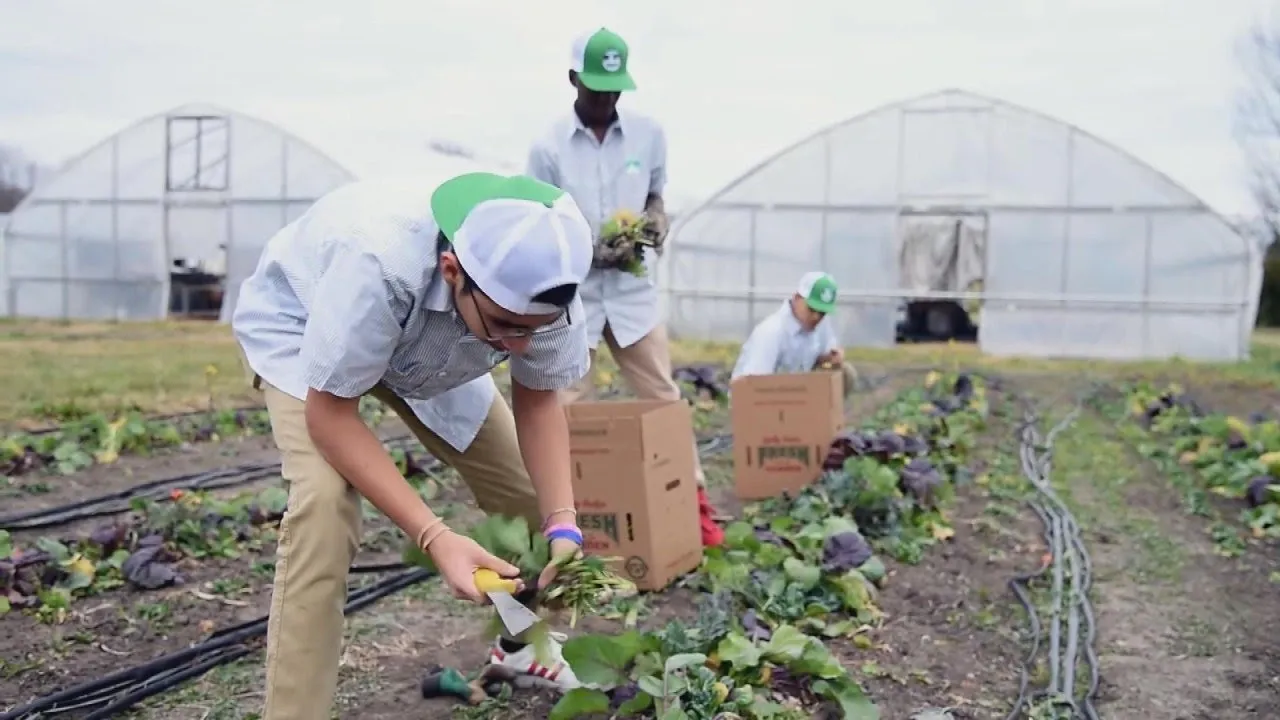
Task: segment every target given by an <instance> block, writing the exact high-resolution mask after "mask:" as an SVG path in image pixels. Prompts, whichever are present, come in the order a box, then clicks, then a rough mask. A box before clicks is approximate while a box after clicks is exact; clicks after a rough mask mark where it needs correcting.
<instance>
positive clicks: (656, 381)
mask: <svg viewBox="0 0 1280 720" xmlns="http://www.w3.org/2000/svg"><path fill="white" fill-rule="evenodd" d="M629 60H630V57H629V51H628V48H627V43H626V42H625V41H623V39H622V38H621V37H619V36H618V35H617V34H615V33H613V32H612V31H610V30H608V29H606V28H599V29H596V30H593V31H591V32H588V33H586V34H584V35H582V36H581V37H579V38H578V39H577V40H576V41H575V42H574V43H573V48H572V54H571V57H570V66H569V84H570V85H572V86H573V87H574V90H575V91H576V99H575V101H574V103H573V110H572V112H569V113H566V114H565V115H564V117H562V118H561V119H560V120H558V121H557V122H555V123H554V124H553V125H552V126H551V128H550V129H549V130H548V131H547V132H546V133H544V134H543V135H542V136H541V137H540V138H538V139H537V140H536V141H535V142H534V143H533V146H532V148H531V149H530V151H529V164H528V170H527V172H528V174H529V175H532V176H533V177H536V178H538V179H539V180H543V181H545V182H548V183H551V184H552V185H555V186H557V187H560V188H564V190H565V191H566V192H568V193H569V194H571V195H573V197H574V199H575V200H576V201H577V203H578V206H579V207H580V208H582V212H583V214H584V215H585V216H586V218H587V222H588V223H590V225H591V230H592V233H593V234H594V236H595V237H597V238H598V237H599V236H600V228H601V226H602V225H603V224H604V223H605V221H606V220H608V219H609V218H610V217H611V216H612V215H614V214H615V213H617V212H618V211H620V210H628V211H631V212H634V213H636V214H640V213H644V216H645V217H646V219H647V221H648V222H649V223H650V225H651V228H652V230H653V231H654V233H655V235H656V236H657V238H658V239H657V242H658V244H661V242H662V240H664V239H665V237H666V234H667V230H668V222H667V215H666V210H665V208H664V206H663V201H662V191H663V188H664V186H665V185H666V182H667V139H666V135H665V133H664V132H663V130H662V126H661V125H659V124H658V123H657V122H656V121H655V120H653V119H651V118H649V117H646V116H643V115H640V114H638V113H634V112H631V111H626V112H624V111H622V110H620V109H619V108H618V99H619V97H620V96H621V94H622V93H623V92H625V91H629V90H634V89H635V87H636V84H635V82H634V81H633V80H632V78H631V74H630V73H629V72H628V70H627V64H628V62H629ZM650 261H651V258H648V259H647V261H646V264H648V265H650V268H649V269H650V272H649V273H648V275H647V276H646V277H637V276H635V275H633V274H631V273H629V272H627V271H625V270H621V269H618V268H617V267H611V266H607V265H605V264H604V263H602V262H601V261H600V259H599V258H597V259H596V260H595V261H593V263H592V269H591V273H590V275H588V276H587V281H586V282H585V283H584V284H583V286H582V302H583V305H584V306H585V308H586V311H587V319H586V325H587V329H588V333H589V338H588V341H589V344H590V346H591V363H592V367H593V370H594V365H595V357H596V351H595V348H596V347H597V346H598V345H599V343H600V340H601V338H603V339H604V341H605V342H606V343H607V344H608V347H609V352H610V353H611V354H612V355H613V358H614V360H615V361H616V362H617V363H618V369H619V370H620V371H621V373H622V377H623V378H624V379H625V380H626V382H627V385H628V386H629V387H630V389H631V392H633V393H634V394H635V395H636V396H637V397H640V398H642V399H646V400H679V399H680V388H679V386H678V385H676V383H675V381H674V380H673V379H672V378H671V351H670V348H669V347H668V342H667V331H666V328H665V327H664V326H663V324H662V319H661V318H660V317H659V311H658V290H657V287H656V286H655V285H654V282H653V279H652V267H651V265H652V263H651V262H650ZM592 375H594V372H591V373H588V374H587V376H586V377H585V378H584V379H583V380H582V381H581V382H579V383H577V385H576V386H575V387H573V388H572V389H570V390H568V391H566V392H565V393H564V397H565V400H566V402H575V401H577V400H581V399H586V398H590V397H592V396H593V395H594V391H595V386H594V384H593V383H592ZM696 457H697V456H696V454H695V458H696ZM695 462H697V467H696V473H697V480H698V507H699V514H700V516H701V526H702V542H703V544H704V545H708V546H711V545H719V544H720V543H721V542H723V540H724V531H723V529H721V527H720V526H719V524H717V522H716V520H715V511H714V509H713V508H712V506H711V502H710V501H709V499H708V498H707V493H706V489H705V484H706V482H705V476H704V474H703V472H702V463H701V462H700V461H697V460H695Z"/></svg>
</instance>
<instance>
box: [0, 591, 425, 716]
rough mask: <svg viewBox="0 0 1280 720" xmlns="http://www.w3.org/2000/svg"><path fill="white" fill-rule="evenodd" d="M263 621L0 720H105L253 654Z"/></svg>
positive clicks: (365, 600) (359, 605) (350, 609)
mask: <svg viewBox="0 0 1280 720" xmlns="http://www.w3.org/2000/svg"><path fill="white" fill-rule="evenodd" d="M433 575H434V573H432V572H431V571H429V570H424V569H416V570H410V571H408V572H404V573H401V574H399V575H395V576H393V577H389V578H386V579H384V580H380V581H379V582H377V583H375V584H373V585H369V586H367V587H363V588H360V589H359V590H356V591H354V592H352V593H351V594H350V595H349V596H348V600H347V603H346V606H345V607H344V608H343V610H342V612H343V614H344V615H350V614H352V613H355V612H359V611H360V610H363V609H364V608H366V607H368V606H369V605H372V604H373V603H374V602H377V601H378V600H380V599H382V598H384V597H386V596H388V595H391V594H393V593H397V592H399V591H401V590H404V589H405V588H408V587H410V586H411V585H416V584H417V583H420V582H423V581H424V580H427V579H429V578H431V577H433ZM267 620H268V618H267V616H263V617H260V618H258V619H256V620H251V621H249V622H247V623H243V624H241V625H238V626H236V627H233V628H227V629H225V630H222V631H220V632H217V633H214V634H213V635H211V636H210V637H209V638H208V639H207V640H205V641H204V642H202V643H200V644H198V645H193V646H192V647H189V648H185V649H183V650H179V651H177V652H174V653H170V654H168V655H164V656H162V657H159V658H156V659H155V660H152V661H150V662H147V663H144V664H141V665H137V666H134V667H131V668H126V669H124V670H121V671H119V672H114V673H111V674H110V675H105V676H103V677H101V678H98V679H97V680H91V681H89V682H87V683H83V684H81V685H77V686H75V687H71V688H67V689H65V690H61V691H59V692H56V693H52V694H50V695H46V696H44V697H42V698H38V699H36V700H34V701H32V702H31V703H28V704H27V705H24V706H22V707H19V708H14V709H13V710H10V711H8V712H6V713H5V714H3V715H0V720H36V719H37V718H47V717H55V716H58V715H63V714H66V713H68V712H73V711H79V710H85V709H88V708H90V707H95V706H101V707H98V708H97V709H96V710H94V711H93V712H92V713H90V714H89V715H86V716H84V718H83V720H98V719H100V718H109V717H112V716H114V715H116V714H117V713H119V712H121V711H124V710H127V709H129V708H131V707H133V706H134V705H137V704H138V703H140V702H142V701H143V700H146V699H147V698H150V697H152V696H154V695H158V694H160V693H162V692H164V691H166V690H169V689H171V688H174V687H176V686H178V685H180V684H182V683H183V682H185V681H187V680H190V679H192V678H196V677H199V676H201V675H203V674H205V673H207V672H209V671H210V670H212V669H213V668H215V667H218V666H219V665H225V664H227V663H230V662H232V661H235V660H238V659H240V658H242V657H244V656H246V655H249V654H250V653H252V652H254V651H255V650H257V647H255V646H254V645H250V644H248V643H249V642H250V641H253V640H256V639H258V638H260V637H262V636H263V635H265V634H266V632H267Z"/></svg>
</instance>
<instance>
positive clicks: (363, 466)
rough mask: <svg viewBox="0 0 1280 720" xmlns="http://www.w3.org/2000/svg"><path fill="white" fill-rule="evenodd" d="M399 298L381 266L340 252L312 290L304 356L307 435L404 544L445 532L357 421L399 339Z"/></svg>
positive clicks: (371, 259) (379, 444) (361, 256)
mask: <svg viewBox="0 0 1280 720" xmlns="http://www.w3.org/2000/svg"><path fill="white" fill-rule="evenodd" d="M396 297H397V293H396V292H395V291H394V289H393V288H392V287H391V286H390V285H389V284H388V283H387V282H386V280H385V279H384V275H383V272H382V265H381V263H380V262H379V261H378V259H377V258H376V257H374V256H372V255H369V254H367V253H361V252H359V251H344V250H339V251H337V252H336V256H335V257H334V258H333V260H332V261H331V262H330V263H329V267H328V269H327V270H326V271H325V272H324V274H323V275H322V276H321V278H320V281H319V283H318V284H317V286H316V290H315V296H314V300H313V301H312V305H311V311H310V313H309V315H308V318H307V325H306V330H305V331H304V332H303V337H302V348H301V356H302V362H303V365H304V367H305V371H304V372H305V379H306V382H307V385H308V387H309V390H308V391H307V398H306V421H307V432H308V433H309V434H310V436H311V440H312V442H314V443H315V446H316V449H317V450H319V451H320V454H321V456H323V457H324V459H325V461H327V462H328V463H329V465H330V466H332V467H333V469H334V470H337V471H338V473H339V474H340V475H342V477H343V478H345V479H346V480H347V482H349V483H351V485H352V486H353V487H355V489H356V490H357V491H359V492H360V494H361V495H364V496H365V497H367V498H369V502H371V503H373V505H374V507H376V508H378V509H379V510H381V511H382V512H383V513H385V514H386V515H387V517H389V518H390V519H391V521H392V522H394V523H395V524H396V525H397V526H398V527H399V528H400V529H401V530H403V531H404V532H405V534H407V535H408V536H409V537H411V538H414V539H415V541H416V542H417V543H418V544H419V545H422V544H423V538H422V537H420V535H421V533H422V531H423V530H424V529H427V528H434V529H433V530H432V532H431V533H430V534H429V535H428V537H431V536H432V535H434V534H435V533H437V532H438V531H439V530H441V529H442V528H441V527H440V526H441V525H442V523H440V522H438V518H437V517H436V515H435V513H433V512H432V511H431V509H430V508H428V507H427V504H426V503H425V502H424V501H423V499H422V497H421V496H420V495H418V493H417V491H415V490H414V489H413V487H412V486H410V485H409V483H408V481H406V480H405V479H404V477H403V476H402V475H401V474H400V471H399V469H397V468H396V464H395V462H394V461H393V460H392V459H391V456H390V455H389V454H388V453H387V450H386V448H384V447H383V445H382V441H380V440H379V439H378V437H377V436H376V435H374V433H373V431H372V430H370V429H369V427H368V426H367V425H365V423H364V420H363V419H361V417H360V412H359V408H360V397H361V396H362V395H363V394H364V393H366V392H368V391H369V390H370V389H371V388H372V387H373V386H374V385H376V384H377V383H378V381H380V380H381V379H382V376H383V375H384V374H386V371H387V366H388V364H389V363H390V360H391V353H392V351H393V350H394V349H395V346H396V343H397V342H398V341H399V339H400V333H401V327H400V318H399V317H398V313H399V311H400V310H401V308H399V307H398V305H399V303H397V302H396V300H395V298H396Z"/></svg>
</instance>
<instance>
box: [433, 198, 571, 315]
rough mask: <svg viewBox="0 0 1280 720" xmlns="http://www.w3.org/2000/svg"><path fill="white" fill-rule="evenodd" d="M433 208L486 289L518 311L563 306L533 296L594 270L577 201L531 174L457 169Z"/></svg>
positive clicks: (442, 229)
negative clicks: (507, 173) (532, 176)
mask: <svg viewBox="0 0 1280 720" xmlns="http://www.w3.org/2000/svg"><path fill="white" fill-rule="evenodd" d="M431 214H432V215H433V216H434V218H435V221H436V225H437V226H439V228H440V232H442V233H444V236H445V237H446V238H448V239H449V242H450V243H452V244H453V252H454V254H455V255H457V256H458V263H459V264H460V265H462V269H463V270H465V271H466V273H467V275H469V276H470V277H471V279H472V280H473V281H474V282H475V284H476V286H477V287H479V288H480V290H481V292H483V293H484V294H485V295H488V296H489V298H490V299H491V300H493V301H494V302H495V303H497V304H498V305H499V306H501V307H502V308H504V309H506V310H508V311H510V312H513V313H516V314H517V315H550V314H553V313H556V312H559V311H561V310H563V309H564V308H561V307H557V306H555V305H550V304H547V303H539V302H534V300H533V298H535V297H537V296H538V294H540V293H542V292H545V291H547V290H550V289H551V288H554V287H558V286H560V285H568V284H574V285H581V284H582V283H583V282H584V281H585V280H586V279H587V273H588V272H590V270H591V255H592V252H593V247H594V245H595V241H594V237H593V236H592V233H591V227H590V226H589V225H588V224H587V220H586V218H584V217H583V216H582V211H581V210H579V209H578V205H577V204H576V203H575V202H574V201H573V198H572V197H571V196H570V195H569V194H568V193H566V192H564V191H563V190H561V189H559V188H557V187H555V186H554V185H550V184H548V183H544V182H542V181H540V180H536V179H534V178H531V177H528V176H527V175H512V176H510V177H508V176H503V175H494V174H492V173H467V174H466V175H459V176H457V177H455V178H453V179H451V180H447V181H445V182H444V183H443V184H442V185H440V187H438V188H436V191H435V192H434V193H432V195H431Z"/></svg>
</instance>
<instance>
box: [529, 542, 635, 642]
mask: <svg viewBox="0 0 1280 720" xmlns="http://www.w3.org/2000/svg"><path fill="white" fill-rule="evenodd" d="M613 561H614V559H613V558H602V557H595V556H585V555H568V556H565V557H563V558H560V559H559V560H557V561H556V566H557V567H558V568H559V569H558V570H557V571H556V579H555V580H554V581H553V582H552V583H551V585H550V586H549V587H545V588H540V592H539V593H538V599H539V600H540V601H541V602H542V604H544V605H546V606H547V607H549V608H552V609H561V608H563V609H565V610H568V611H569V627H576V626H577V624H578V617H579V616H580V615H595V614H597V613H598V612H599V611H600V610H602V609H603V607H602V605H603V604H604V603H605V602H607V601H608V600H610V599H611V598H614V597H617V596H619V595H629V594H631V593H634V592H635V590H636V586H635V584H634V583H632V582H631V581H629V580H626V579H624V578H622V577H619V576H618V575H616V574H615V573H614V572H613V571H612V570H610V569H609V563H610V562H613Z"/></svg>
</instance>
